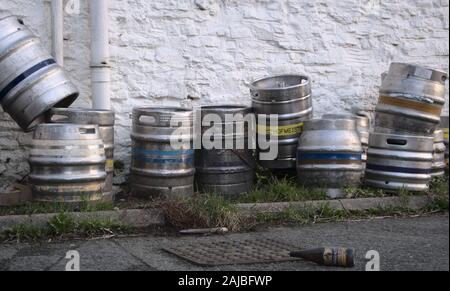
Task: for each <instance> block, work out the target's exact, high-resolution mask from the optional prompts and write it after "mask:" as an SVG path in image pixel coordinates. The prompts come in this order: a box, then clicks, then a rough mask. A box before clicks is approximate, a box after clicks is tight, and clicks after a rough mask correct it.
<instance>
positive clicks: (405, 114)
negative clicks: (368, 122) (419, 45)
mask: <svg viewBox="0 0 450 291" xmlns="http://www.w3.org/2000/svg"><path fill="white" fill-rule="evenodd" d="M447 78H448V74H447V73H446V72H443V71H439V70H434V69H429V68H425V67H420V66H416V65H410V64H403V63H391V65H390V67H389V71H388V73H387V75H386V76H385V77H384V79H383V81H382V85H381V87H380V96H379V100H378V104H377V107H376V118H375V131H376V132H378V133H396V134H412V135H424V136H433V133H434V130H435V129H437V127H438V125H439V121H440V115H441V111H442V108H443V106H444V103H445V99H444V95H445V82H446V80H447Z"/></svg>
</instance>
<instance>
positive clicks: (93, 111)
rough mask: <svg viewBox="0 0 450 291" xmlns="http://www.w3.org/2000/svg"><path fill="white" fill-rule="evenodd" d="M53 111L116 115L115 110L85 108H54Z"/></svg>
mask: <svg viewBox="0 0 450 291" xmlns="http://www.w3.org/2000/svg"><path fill="white" fill-rule="evenodd" d="M51 110H52V111H53V110H55V111H59V110H63V111H73V112H92V113H109V112H111V113H114V111H113V110H109V109H94V108H83V107H53V108H52V109H51Z"/></svg>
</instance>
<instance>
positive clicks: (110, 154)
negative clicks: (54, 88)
mask: <svg viewBox="0 0 450 291" xmlns="http://www.w3.org/2000/svg"><path fill="white" fill-rule="evenodd" d="M47 122H49V123H76V124H96V125H98V131H99V134H100V137H101V138H102V140H103V143H104V147H105V155H106V173H107V176H106V183H105V188H104V189H103V199H102V200H103V201H113V200H114V199H113V189H112V186H113V174H114V112H113V111H111V110H101V109H88V108H52V109H51V110H50V111H49V112H48V113H47Z"/></svg>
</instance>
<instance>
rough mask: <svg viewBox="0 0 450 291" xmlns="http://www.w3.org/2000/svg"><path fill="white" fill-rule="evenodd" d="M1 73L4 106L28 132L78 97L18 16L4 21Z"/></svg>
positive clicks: (0, 44)
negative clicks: (56, 109)
mask: <svg viewBox="0 0 450 291" xmlns="http://www.w3.org/2000/svg"><path fill="white" fill-rule="evenodd" d="M0 72H1V74H0V103H1V105H2V106H3V109H4V110H5V111H6V112H7V113H8V114H9V115H10V116H11V117H12V118H13V119H14V120H15V121H16V122H17V124H18V125H19V126H20V127H21V128H22V129H24V130H27V129H30V128H31V127H33V126H34V124H33V121H35V122H36V123H37V122H41V121H42V120H41V119H43V114H44V113H45V112H46V111H47V110H49V109H50V108H52V107H53V106H56V107H67V106H69V105H70V104H71V103H72V102H73V101H75V99H76V98H77V96H78V90H77V89H76V88H75V86H74V85H73V84H72V82H71V81H70V80H69V78H68V77H67V76H66V74H65V73H64V71H63V70H62V69H61V67H59V66H58V65H57V64H56V62H55V60H54V59H53V58H52V57H51V56H50V54H49V53H48V52H47V51H46V50H45V49H44V47H43V46H42V44H41V42H40V40H39V38H37V37H36V36H35V35H34V34H33V33H32V32H31V31H30V30H29V29H28V28H27V27H26V26H25V25H24V24H23V22H22V21H21V20H19V19H18V18H17V17H15V16H9V17H6V18H2V19H0ZM41 117H42V118H41Z"/></svg>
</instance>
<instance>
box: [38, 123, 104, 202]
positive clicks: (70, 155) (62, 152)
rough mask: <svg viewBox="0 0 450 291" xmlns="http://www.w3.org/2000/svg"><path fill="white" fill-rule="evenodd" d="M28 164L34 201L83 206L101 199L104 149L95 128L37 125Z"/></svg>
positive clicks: (75, 125)
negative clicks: (77, 203) (82, 203)
mask: <svg viewBox="0 0 450 291" xmlns="http://www.w3.org/2000/svg"><path fill="white" fill-rule="evenodd" d="M29 163H30V168H31V173H30V184H31V189H32V192H33V196H34V199H35V200H36V201H44V202H84V201H97V200H100V199H101V198H102V189H103V187H104V185H105V179H106V172H105V149H104V147H103V141H102V139H101V137H100V134H99V130H98V126H97V125H83V124H59V123H54V124H40V125H38V126H37V127H36V129H35V131H34V135H33V140H32V144H31V152H30V158H29Z"/></svg>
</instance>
